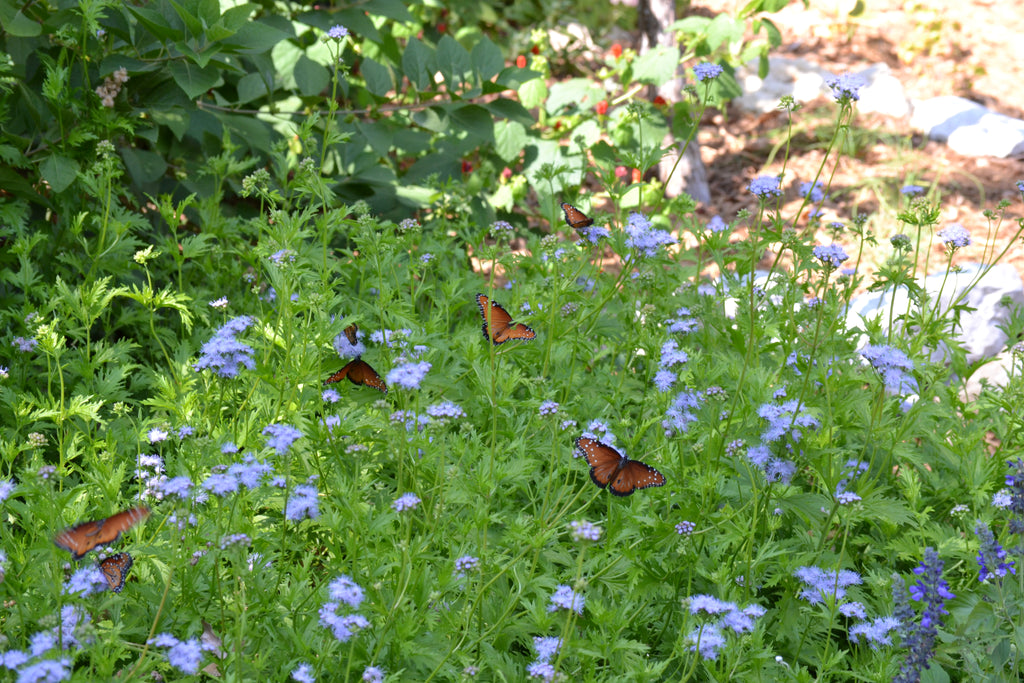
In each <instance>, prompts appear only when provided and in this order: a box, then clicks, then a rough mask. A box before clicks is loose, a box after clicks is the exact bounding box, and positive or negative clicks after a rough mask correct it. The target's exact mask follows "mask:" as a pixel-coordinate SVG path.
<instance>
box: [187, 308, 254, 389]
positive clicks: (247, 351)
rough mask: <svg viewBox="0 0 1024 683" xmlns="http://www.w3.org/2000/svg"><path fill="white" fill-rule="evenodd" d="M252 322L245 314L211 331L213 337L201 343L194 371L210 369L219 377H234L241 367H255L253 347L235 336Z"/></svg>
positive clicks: (250, 368)
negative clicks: (201, 347)
mask: <svg viewBox="0 0 1024 683" xmlns="http://www.w3.org/2000/svg"><path fill="white" fill-rule="evenodd" d="M252 323H253V319H252V318H251V317H249V316H247V315H243V316H239V317H237V318H234V319H232V320H229V321H228V322H226V323H224V325H223V326H221V327H220V328H219V329H218V330H217V331H216V332H214V333H213V337H212V338H211V339H210V340H209V341H208V342H206V343H205V344H203V349H202V353H201V354H200V356H199V360H198V361H196V364H195V366H194V367H195V369H196V372H199V371H200V370H206V369H210V370H213V371H214V372H215V373H217V374H218V375H220V376H221V377H225V378H231V377H236V376H237V375H238V372H239V370H241V369H242V368H243V367H244V368H247V369H249V370H252V369H253V368H255V367H256V361H254V360H253V358H252V356H253V353H254V351H253V348H252V347H251V346H249V345H248V344H243V343H242V342H240V341H238V340H237V339H236V338H235V337H237V336H238V335H239V334H241V333H242V332H244V331H245V330H246V329H248V328H249V326H250V325H252Z"/></svg>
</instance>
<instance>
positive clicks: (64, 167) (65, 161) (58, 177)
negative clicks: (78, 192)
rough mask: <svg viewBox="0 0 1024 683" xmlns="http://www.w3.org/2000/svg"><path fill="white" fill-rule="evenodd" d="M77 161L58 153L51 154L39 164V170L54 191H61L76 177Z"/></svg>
mask: <svg viewBox="0 0 1024 683" xmlns="http://www.w3.org/2000/svg"><path fill="white" fill-rule="evenodd" d="M78 170H79V166H78V162H77V161H75V160H74V159H70V158H68V157H63V156H60V155H59V154H51V155H50V156H48V157H46V159H44V160H43V163H42V164H40V167H39V172H40V173H41V174H42V176H43V179H45V180H46V182H47V183H49V184H50V187H52V188H53V191H54V192H63V191H64V190H66V189H67V188H68V186H69V185H70V184H71V183H73V182H74V181H75V178H77V177H78Z"/></svg>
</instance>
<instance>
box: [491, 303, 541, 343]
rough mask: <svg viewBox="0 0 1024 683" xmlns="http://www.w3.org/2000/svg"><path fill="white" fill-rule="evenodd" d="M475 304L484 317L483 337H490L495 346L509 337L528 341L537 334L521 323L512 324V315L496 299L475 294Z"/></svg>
mask: <svg viewBox="0 0 1024 683" xmlns="http://www.w3.org/2000/svg"><path fill="white" fill-rule="evenodd" d="M476 305H477V306H479V307H480V315H481V316H483V319H484V326H483V331H484V339H490V340H491V341H492V342H493V343H494V345H495V346H497V345H498V344H504V343H505V342H507V341H509V340H510V339H525V340H527V341H529V340H530V339H533V338H534V337H536V336H537V333H536V332H534V331H533V330H532V329H530V328H529V327H527V326H526V325H524V324H522V323H515V324H512V316H510V315H509V314H508V311H506V310H505V309H504V308H502V306H501V304H499V303H498V302H497V301H491V300H490V299H488V298H487V297H486V296H484V295H483V294H477V295H476Z"/></svg>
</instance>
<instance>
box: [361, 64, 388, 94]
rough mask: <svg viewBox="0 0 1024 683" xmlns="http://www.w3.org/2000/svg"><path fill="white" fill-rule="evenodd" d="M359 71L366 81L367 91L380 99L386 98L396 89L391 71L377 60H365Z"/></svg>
mask: <svg viewBox="0 0 1024 683" xmlns="http://www.w3.org/2000/svg"><path fill="white" fill-rule="evenodd" d="M359 71H360V73H362V74H363V78H365V79H366V89H367V90H369V91H370V92H371V93H373V94H374V95H376V96H378V97H384V96H385V95H387V94H388V93H389V92H390V91H391V90H393V89H394V87H395V82H394V80H393V79H392V78H391V69H389V68H387V67H386V66H384V65H383V64H381V63H380V62H378V61H377V60H375V59H370V58H369V57H366V58H364V59H363V61H362V63H361V64H360V65H359Z"/></svg>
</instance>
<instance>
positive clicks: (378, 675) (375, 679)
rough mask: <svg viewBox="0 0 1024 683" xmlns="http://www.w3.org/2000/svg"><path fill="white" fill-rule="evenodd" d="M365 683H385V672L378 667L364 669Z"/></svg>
mask: <svg viewBox="0 0 1024 683" xmlns="http://www.w3.org/2000/svg"><path fill="white" fill-rule="evenodd" d="M363 683H384V670H383V669H381V668H380V667H377V666H368V667H366V668H365V669H363Z"/></svg>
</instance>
